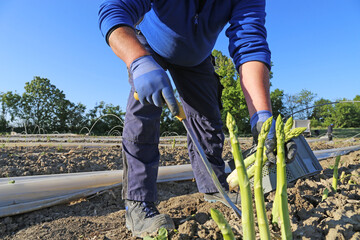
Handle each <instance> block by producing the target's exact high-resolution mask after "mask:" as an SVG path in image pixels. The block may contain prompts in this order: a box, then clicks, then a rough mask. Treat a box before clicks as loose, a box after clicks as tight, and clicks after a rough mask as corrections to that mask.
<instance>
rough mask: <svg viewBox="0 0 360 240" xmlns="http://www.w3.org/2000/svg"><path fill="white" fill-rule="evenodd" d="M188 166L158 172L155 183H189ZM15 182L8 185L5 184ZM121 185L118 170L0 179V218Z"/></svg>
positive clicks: (162, 168) (190, 177) (190, 170)
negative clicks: (186, 181) (185, 181)
mask: <svg viewBox="0 0 360 240" xmlns="http://www.w3.org/2000/svg"><path fill="white" fill-rule="evenodd" d="M193 177H194V175H193V172H192V169H191V165H190V164H187V165H177V166H164V167H160V168H159V176H158V182H167V181H181V180H189V179H192V178H193ZM11 180H13V181H15V183H13V184H11V183H9V181H11ZM121 183H122V170H116V171H98V172H83V173H68V174H53V175H40V176H28V177H14V178H1V179H0V217H4V216H10V215H15V214H20V213H26V212H30V211H33V210H37V209H40V208H44V207H49V206H52V205H55V204H59V203H64V202H68V201H70V200H72V199H77V198H80V197H85V196H89V195H91V194H94V193H96V192H99V191H102V190H104V189H107V188H112V187H115V186H118V185H121Z"/></svg>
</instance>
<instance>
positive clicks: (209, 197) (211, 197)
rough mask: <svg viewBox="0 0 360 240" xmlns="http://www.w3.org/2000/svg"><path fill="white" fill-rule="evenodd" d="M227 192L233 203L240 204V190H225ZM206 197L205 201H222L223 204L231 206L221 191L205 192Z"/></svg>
mask: <svg viewBox="0 0 360 240" xmlns="http://www.w3.org/2000/svg"><path fill="white" fill-rule="evenodd" d="M225 192H226V194H227V195H228V196H229V198H230V200H231V201H232V202H233V203H235V204H240V202H241V199H240V194H239V193H238V192H230V191H225ZM204 199H205V201H208V202H211V203H213V202H217V201H220V202H222V203H223V204H225V205H226V206H228V207H230V206H229V205H228V203H227V202H226V201H225V199H224V198H223V197H222V196H221V194H220V193H219V192H215V193H204Z"/></svg>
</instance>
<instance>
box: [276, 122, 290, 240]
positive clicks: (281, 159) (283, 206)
mask: <svg viewBox="0 0 360 240" xmlns="http://www.w3.org/2000/svg"><path fill="white" fill-rule="evenodd" d="M276 140H277V148H276V150H277V162H276V174H277V176H276V193H275V200H274V204H273V221H274V220H275V221H277V219H276V218H277V216H276V214H275V216H274V213H276V212H278V213H279V214H280V220H281V238H282V239H292V232H291V226H290V217H289V209H288V200H287V180H286V161H285V147H284V145H285V133H284V123H283V121H282V119H281V116H280V115H279V116H278V118H277V120H276Z"/></svg>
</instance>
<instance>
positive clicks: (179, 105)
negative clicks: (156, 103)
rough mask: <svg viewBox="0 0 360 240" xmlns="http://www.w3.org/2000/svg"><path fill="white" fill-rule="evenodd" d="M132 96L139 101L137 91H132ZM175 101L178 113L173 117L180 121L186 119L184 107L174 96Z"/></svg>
mask: <svg viewBox="0 0 360 240" xmlns="http://www.w3.org/2000/svg"><path fill="white" fill-rule="evenodd" d="M134 98H135V99H136V100H138V101H139V95H138V93H137V92H134ZM175 100H176V103H177V105H178V108H179V114H178V115H176V116H175V117H176V118H177V119H178V120H179V121H180V122H181V121H182V120H184V119H186V116H185V112H184V108H183V107H182V105H181V103H180V102H179V101H178V100H177V99H176V98H175Z"/></svg>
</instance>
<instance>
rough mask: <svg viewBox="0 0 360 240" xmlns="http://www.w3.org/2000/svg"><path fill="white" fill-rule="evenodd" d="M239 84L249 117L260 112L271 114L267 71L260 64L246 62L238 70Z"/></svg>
mask: <svg viewBox="0 0 360 240" xmlns="http://www.w3.org/2000/svg"><path fill="white" fill-rule="evenodd" d="M239 73H240V83H241V88H242V90H243V93H244V96H245V100H246V103H247V106H248V109H249V114H250V117H251V116H252V115H253V114H254V113H256V112H257V111H260V110H268V111H270V112H271V101H270V81H269V70H268V68H267V67H266V65H265V64H264V63H262V62H256V61H252V62H246V63H244V64H242V65H241V66H240V68H239Z"/></svg>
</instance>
